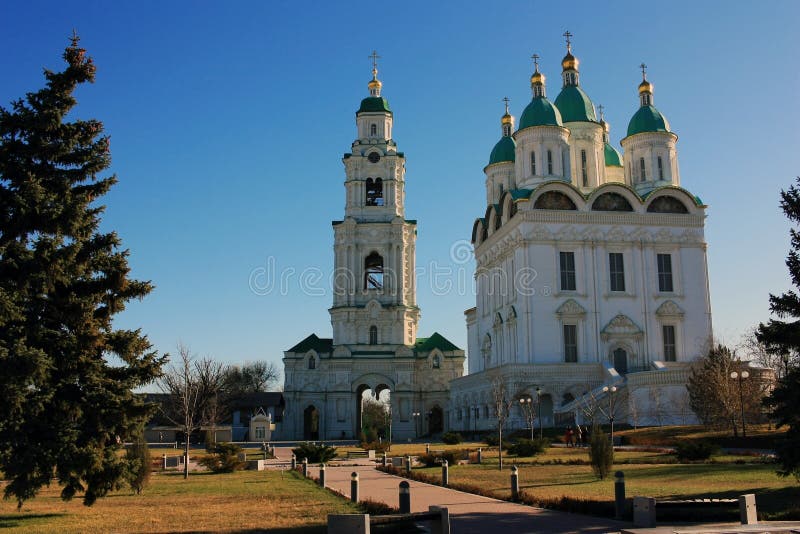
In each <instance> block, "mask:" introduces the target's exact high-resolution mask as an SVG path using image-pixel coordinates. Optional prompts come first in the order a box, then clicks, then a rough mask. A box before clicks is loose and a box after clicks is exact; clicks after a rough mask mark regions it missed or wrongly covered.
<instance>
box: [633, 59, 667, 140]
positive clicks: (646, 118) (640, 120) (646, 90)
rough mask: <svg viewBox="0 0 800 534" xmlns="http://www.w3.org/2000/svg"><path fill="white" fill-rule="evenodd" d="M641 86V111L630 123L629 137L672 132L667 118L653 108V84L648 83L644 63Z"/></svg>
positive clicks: (634, 115) (637, 112) (638, 111)
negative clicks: (645, 133) (648, 133)
mask: <svg viewBox="0 0 800 534" xmlns="http://www.w3.org/2000/svg"><path fill="white" fill-rule="evenodd" d="M640 68H641V69H642V83H640V84H639V109H638V110H637V111H636V113H634V114H633V117H631V120H630V122H629V123H628V136H631V135H635V134H638V133H644V132H670V129H669V122H668V121H667V119H666V117H664V115H662V114H661V112H660V111H658V110H657V109H656V108H655V106H653V84H652V83H650V82H649V81H647V72H646V69H647V65H645V64H644V63H642V64H641V65H640Z"/></svg>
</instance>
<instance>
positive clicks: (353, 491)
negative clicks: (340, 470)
mask: <svg viewBox="0 0 800 534" xmlns="http://www.w3.org/2000/svg"><path fill="white" fill-rule="evenodd" d="M350 500H351V501H353V502H358V473H356V472H355V471H353V473H352V474H351V475H350Z"/></svg>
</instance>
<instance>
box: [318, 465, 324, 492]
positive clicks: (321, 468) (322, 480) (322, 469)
mask: <svg viewBox="0 0 800 534" xmlns="http://www.w3.org/2000/svg"><path fill="white" fill-rule="evenodd" d="M319 485H320V486H322V487H323V488H324V487H325V464H324V463H323V464H320V466H319Z"/></svg>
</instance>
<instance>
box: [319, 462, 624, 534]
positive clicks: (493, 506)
mask: <svg viewBox="0 0 800 534" xmlns="http://www.w3.org/2000/svg"><path fill="white" fill-rule="evenodd" d="M354 471H355V472H357V473H358V477H359V496H360V497H361V499H366V498H368V499H372V500H374V501H380V502H384V503H386V504H388V505H389V506H393V507H395V508H397V507H398V506H399V502H398V501H399V497H398V486H399V484H400V482H401V481H403V480H407V479H404V478H400V477H396V476H393V475H389V474H387V473H384V472H382V471H378V470H377V469H375V468H374V467H369V466H346V467H328V468H326V470H325V483H326V486H328V487H330V488H333V489H335V490H336V491H339V492H340V493H343V494H344V495H350V476H351V473H353V472H354ZM309 474H310V475H312V476H314V477H318V476H319V468H317V467H316V466H315V467H314V468H313V469H312V468H309ZM408 482H409V484H410V486H411V511H412V512H423V511H427V510H428V506H430V505H438V506H447V507H448V508H449V510H450V517H451V526H452V532H453V533H454V534H473V533H475V534H478V533H485V532H492V531H502V533H503V534H522V533H525V534H527V533H534V532H555V533H558V532H588V533H592V532H594V533H602V532H619V531H620V529H621V528H622V527H624V526H626V524H624V523H620V522H616V521H611V520H607V519H602V518H595V517H588V516H582V515H576V514H566V513H563V512H555V511H552V510H544V509H542V508H534V507H532V506H523V505H519V504H514V503H510V502H506V501H499V500H496V499H490V498H488V497H481V496H479V495H473V494H471V493H464V492H461V491H456V490H452V489H447V488H443V487H441V486H432V485H430V484H425V483H422V482H417V481H415V480H408Z"/></svg>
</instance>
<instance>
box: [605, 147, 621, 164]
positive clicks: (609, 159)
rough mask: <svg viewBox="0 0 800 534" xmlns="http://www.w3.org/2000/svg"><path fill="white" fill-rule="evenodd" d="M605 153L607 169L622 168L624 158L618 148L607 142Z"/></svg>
mask: <svg viewBox="0 0 800 534" xmlns="http://www.w3.org/2000/svg"><path fill="white" fill-rule="evenodd" d="M603 152H605V156H606V167H622V157H621V156H620V155H619V152H617V149H616V148H614V147H613V146H611V145H610V144H608V143H607V142H606V143H605V147H604V148H603Z"/></svg>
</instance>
